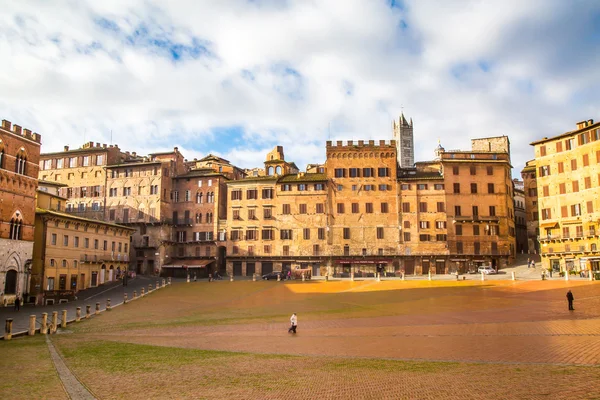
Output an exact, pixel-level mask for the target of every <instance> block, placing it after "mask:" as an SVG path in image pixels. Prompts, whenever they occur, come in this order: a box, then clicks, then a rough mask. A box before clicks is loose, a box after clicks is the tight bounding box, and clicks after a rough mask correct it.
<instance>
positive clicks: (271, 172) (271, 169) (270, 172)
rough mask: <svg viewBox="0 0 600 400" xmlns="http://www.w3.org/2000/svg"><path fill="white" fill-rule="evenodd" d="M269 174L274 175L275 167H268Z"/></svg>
mask: <svg viewBox="0 0 600 400" xmlns="http://www.w3.org/2000/svg"><path fill="white" fill-rule="evenodd" d="M267 175H269V176H271V175H273V167H269V168H268V169H267Z"/></svg>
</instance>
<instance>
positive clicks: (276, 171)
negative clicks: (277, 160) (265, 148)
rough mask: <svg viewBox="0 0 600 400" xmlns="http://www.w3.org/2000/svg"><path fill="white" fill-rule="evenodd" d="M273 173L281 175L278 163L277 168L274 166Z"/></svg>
mask: <svg viewBox="0 0 600 400" xmlns="http://www.w3.org/2000/svg"><path fill="white" fill-rule="evenodd" d="M275 173H276V174H277V175H281V166H280V165H278V166H277V168H275Z"/></svg>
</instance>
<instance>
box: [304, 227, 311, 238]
mask: <svg viewBox="0 0 600 400" xmlns="http://www.w3.org/2000/svg"><path fill="white" fill-rule="evenodd" d="M302 237H303V238H304V240H310V228H304V229H303V230H302Z"/></svg>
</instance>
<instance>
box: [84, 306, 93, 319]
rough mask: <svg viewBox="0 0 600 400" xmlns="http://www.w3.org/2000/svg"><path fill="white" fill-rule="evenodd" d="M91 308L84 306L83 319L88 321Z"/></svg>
mask: <svg viewBox="0 0 600 400" xmlns="http://www.w3.org/2000/svg"><path fill="white" fill-rule="evenodd" d="M91 308H92V306H90V305H89V304H88V305H87V306H85V319H89V318H90V315H91V314H92V313H91Z"/></svg>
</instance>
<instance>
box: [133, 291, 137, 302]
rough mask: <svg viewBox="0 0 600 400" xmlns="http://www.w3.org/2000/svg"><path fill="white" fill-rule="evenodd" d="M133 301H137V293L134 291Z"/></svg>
mask: <svg viewBox="0 0 600 400" xmlns="http://www.w3.org/2000/svg"><path fill="white" fill-rule="evenodd" d="M133 299H134V300H135V299H137V291H135V290H134V291H133Z"/></svg>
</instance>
